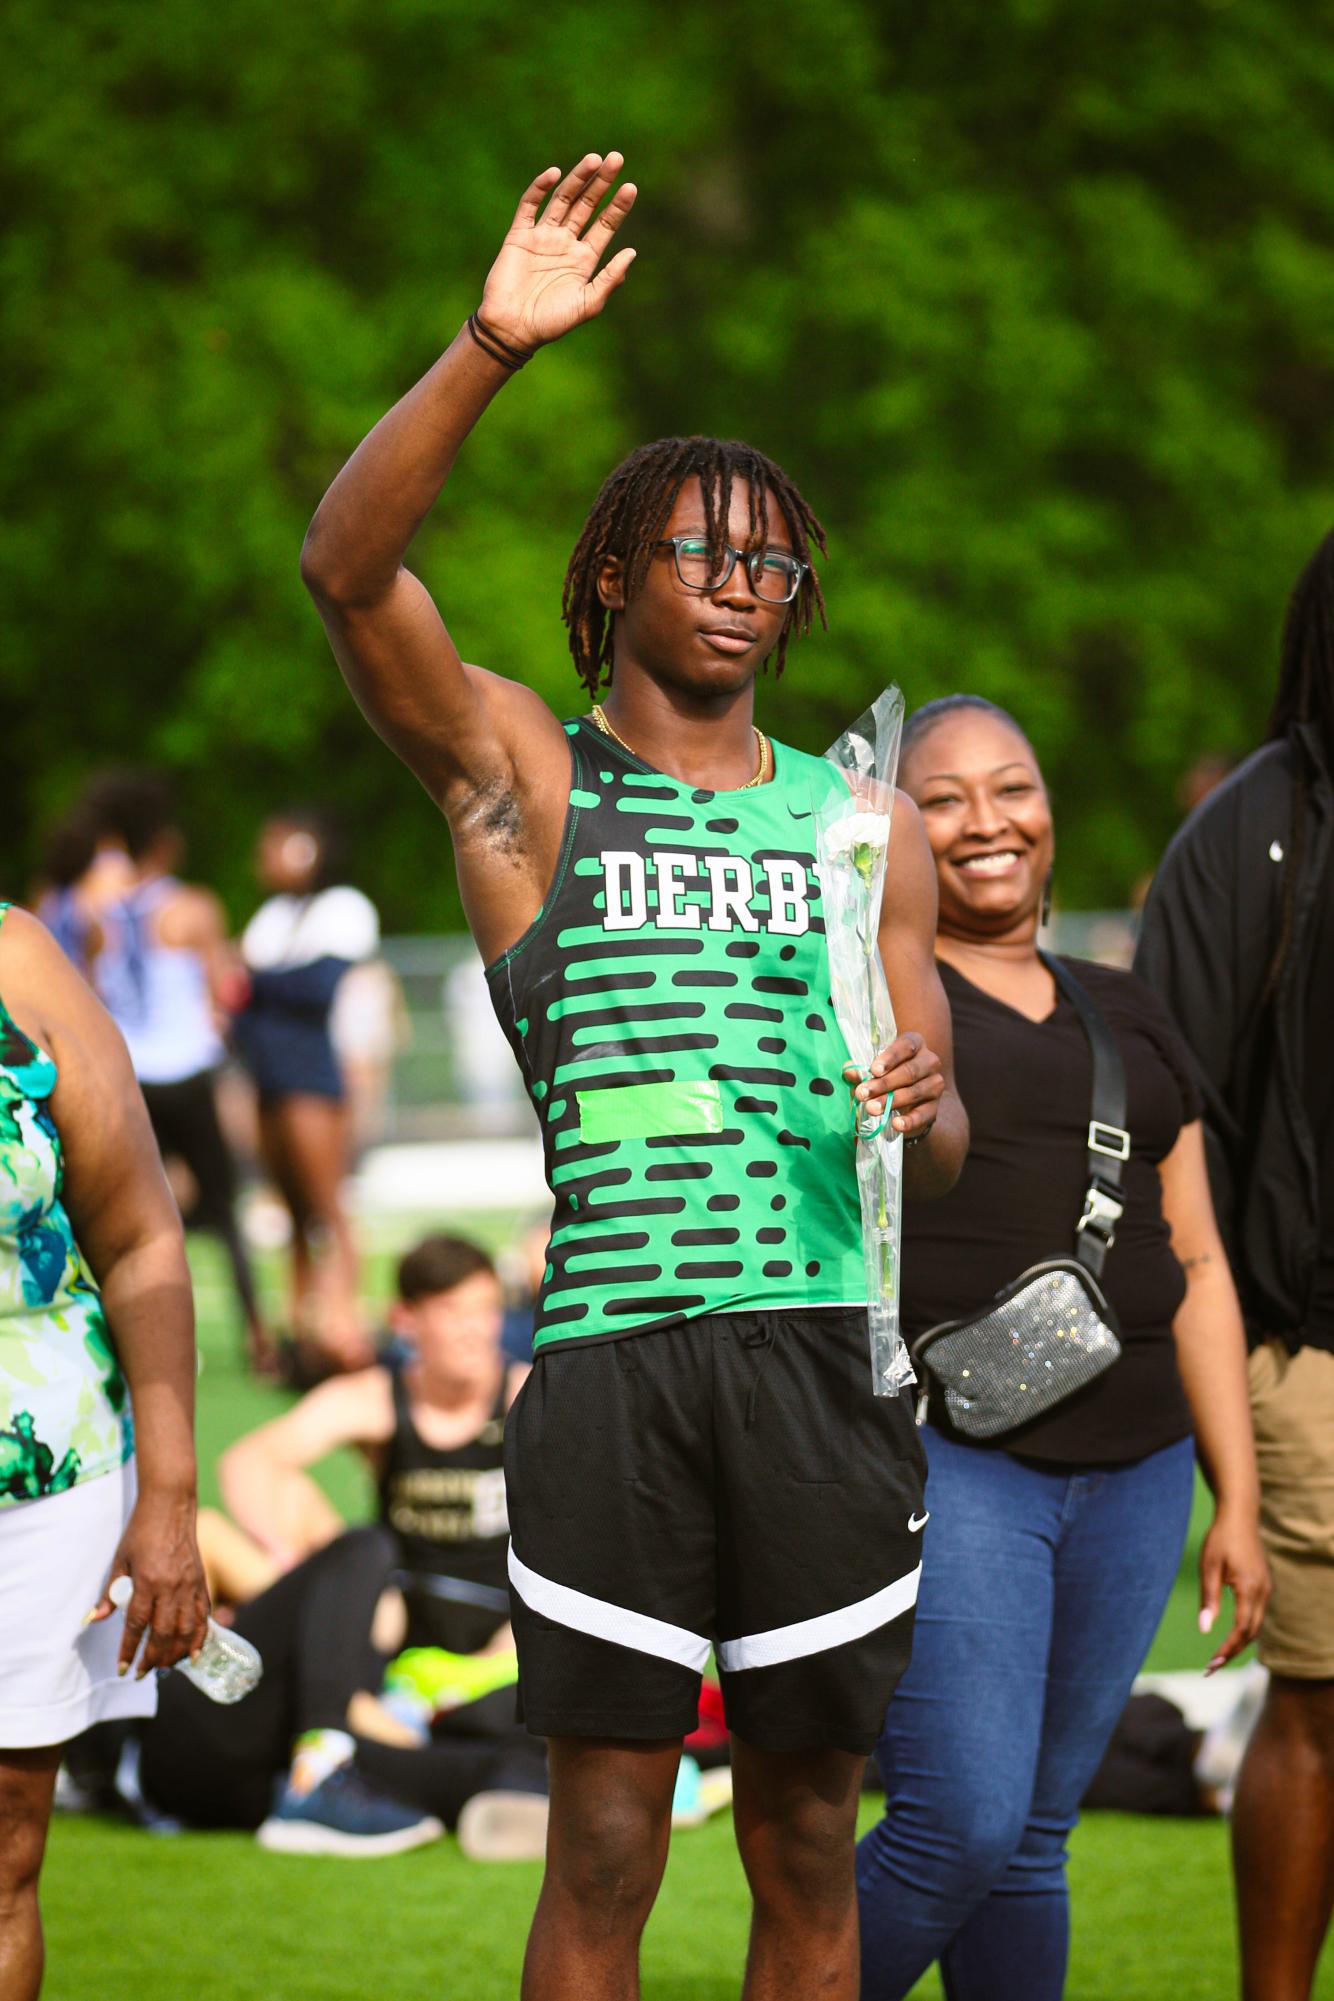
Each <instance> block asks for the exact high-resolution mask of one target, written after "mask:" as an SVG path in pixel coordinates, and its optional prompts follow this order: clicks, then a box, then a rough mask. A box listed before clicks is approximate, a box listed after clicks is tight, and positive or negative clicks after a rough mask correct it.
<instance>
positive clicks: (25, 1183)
mask: <svg viewBox="0 0 1334 2001" xmlns="http://www.w3.org/2000/svg"><path fill="white" fill-rule="evenodd" d="M194 1371H195V1349H194V1315H193V1307H192V1302H191V1297H190V1274H189V1271H188V1269H187V1266H186V1262H185V1244H184V1241H183V1238H182V1235H181V1225H180V1219H179V1217H178V1216H177V1213H176V1209H175V1205H174V1204H173V1202H172V1199H171V1194H170V1191H169V1190H168V1188H167V1184H166V1181H165V1180H164V1178H163V1174H162V1168H161V1165H160V1163H159V1161H158V1157H157V1150H156V1148H155V1147H154V1145H153V1135H152V1132H151V1130H150V1128H149V1123H148V1119H147V1118H146V1116H145V1114H144V1108H143V1102H142V1100H141V1098H140V1095H139V1091H138V1089H137V1088H136V1085H135V1081H134V1073H133V1071H132V1070H131V1068H130V1064H129V1060H128V1058H127V1057H126V1054H125V1047H124V1044H123V1043H122V1041H121V1038H120V1036H119V1035H118V1034H117V1033H116V1030H115V1027H114V1026H113V1024H112V1022H111V1021H110V1019H109V1018H108V1016H107V1014H106V1012H105V1010H104V1009H103V1008H102V1007H100V1006H99V1004H98V1002H97V1001H96V1000H95V999H94V997H93V995H92V994H91V993H90V992H89V990H88V988H87V986H86V985H85V983H84V982H83V980H82V979H80V978H79V976H78V974H77V973H76V972H75V971H74V969H73V968H72V967H71V965H70V964H69V961H68V960H67V959H66V957H65V955H64V953H63V952H62V951H61V950H60V948H59V946H58V945H57V944H56V943H55V941H54V939H52V938H51V936H50V934H49V933H48V932H47V931H46V930H45V929H44V927H43V926H42V925H41V924H39V923H38V922H37V920H36V919H35V918H33V917H30V916H29V915H28V913H27V912H26V911H23V910H14V909H11V908H10V907H9V906H8V905H7V904H2V903H0V1994H2V1995H3V1996H4V1997H5V2001H35V1997H36V1995H37V1991H38V1989H39V1987H40V1985H41V1977H42V1959H43V1952H42V1930H41V1920H40V1916H39V1913H38V1905H37V1881H38V1876H39V1874H40V1871H41V1866H42V1855H43V1850H44V1848H45V1844H46V1830H47V1825H48V1822H49V1820H50V1815H51V1800H52V1790H53V1787H54V1784H55V1776H56V1768H57V1766H58V1765H59V1763H60V1754H61V1747H62V1746H63V1745H64V1744H66V1743H67V1742H68V1741H69V1740H70V1739H71V1738H72V1737H75V1736H77V1735H78V1734H79V1733H80V1732H81V1731H83V1730H86V1729H87V1728H88V1727H89V1726H90V1725H91V1724H94V1723H98V1722H102V1721H104V1720H106V1719H108V1718H112V1717H124V1716H151V1715H152V1714H153V1711H154V1709H155V1707H156V1701H157V1691H156V1683H155V1681H154V1680H153V1679H152V1678H147V1679H145V1678H144V1677H145V1676H147V1675H148V1671H149V1670H150V1669H152V1668H157V1667H171V1666H173V1665H174V1664H175V1663H176V1662H177V1661H180V1660H183V1659H184V1658H185V1657H186V1655H187V1654H193V1653H194V1652H196V1651H197V1650H198V1648H200V1647H201V1646H202V1645H203V1643H204V1639H205V1635H206V1630H207V1620H208V1593H207V1590H206V1588H205V1584H204V1573H203V1568H202V1566H201V1564H200V1561H199V1552H198V1549H197V1548H196V1545H195V1451H194V1436H193V1415H194ZM119 1576H129V1577H130V1578H131V1579H132V1581H133V1585H134V1592H133V1596H132V1598H131V1600H130V1603H129V1606H128V1608H127V1611H126V1615H125V1620H124V1623H123V1626H122V1624H121V1622H120V1621H119V1620H117V1621H115V1622H114V1623H113V1624H107V1623H105V1622H106V1621H107V1620H108V1618H109V1615H110V1613H111V1610H112V1607H111V1601H110V1598H109V1596H108V1595H107V1593H108V1588H109V1586H110V1584H111V1582H112V1580H113V1579H114V1578H116V1577H119ZM89 1607H92V1611H91V1613H89ZM145 1635H147V1639H146V1643H145V1646H144V1651H143V1655H142V1657H141V1659H140V1662H139V1676H138V1678H131V1677H129V1676H127V1674H126V1670H127V1668H128V1667H129V1665H130V1663H131V1662H132V1661H133V1660H134V1657H135V1654H136V1652H137V1650H138V1648H139V1643H140V1641H141V1640H144V1639H145ZM118 1670H119V1671H118Z"/></svg>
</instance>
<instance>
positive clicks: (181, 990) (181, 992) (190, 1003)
mask: <svg viewBox="0 0 1334 2001" xmlns="http://www.w3.org/2000/svg"><path fill="white" fill-rule="evenodd" d="M179 888H180V884H179V883H178V882H176V881H175V880H174V879H173V878H172V877H171V876H159V877H158V878H157V879H156V880H155V881H153V882H148V883H144V884H143V885H142V886H141V887H140V888H138V889H134V890H131V892H130V894H129V895H128V896H127V897H125V898H124V899H123V900H122V901H121V902H120V903H118V904H115V905H114V906H113V907H112V909H111V910H110V911H109V912H108V913H107V916H106V918H105V919H104V931H105V939H106V942H105V944H104V946H103V948H102V951H101V953H100V954H99V956H98V960H97V966H96V978H97V988H98V992H99V993H100V994H101V996H102V999H103V1000H104V1001H105V1002H106V1005H107V1008H108V1010H109V1011H110V1013H111V1015H112V1017H113V1018H114V1020H115V1023H116V1026H117V1027H118V1028H119V1030H120V1032H121V1034H122V1035H123V1036H124V1037H125V1041H126V1045H127V1046H128V1048H129V1052H130V1060H131V1062H132V1063H133V1064H134V1073H135V1075H136V1077H137V1078H138V1079H139V1082H140V1083H141V1084H177V1083H179V1082H180V1081H181V1079H182V1078H184V1077H193V1076H196V1075H197V1074H198V1072H199V1071H201V1070H211V1069H212V1068H213V1067H214V1065H215V1064H217V1063H220V1062H221V1061H222V1058H223V1054H224V1051H223V1046H222V1041H221V1038H220V1037H219V1035H218V1031H217V1029H216V1028H215V1026H214V1023H213V1009H212V1006H211V1003H210V1000H209V991H208V978H207V975H206V973H205V971H204V962H203V960H202V958H201V957H200V955H199V953H198V952H192V951H189V950H188V949H185V948H183V947H181V946H176V945H170V946H169V945H160V944H158V942H157V940H156V939H155V938H154V936H153V918H154V916H155V915H156V913H157V911H158V910H159V909H160V908H161V907H162V905H163V904H164V903H165V902H166V901H167V899H168V898H169V897H170V896H172V895H174V894H175V893H176V891H177V890H178V889H179Z"/></svg>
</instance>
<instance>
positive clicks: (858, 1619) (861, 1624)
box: [718, 1563, 922, 1674]
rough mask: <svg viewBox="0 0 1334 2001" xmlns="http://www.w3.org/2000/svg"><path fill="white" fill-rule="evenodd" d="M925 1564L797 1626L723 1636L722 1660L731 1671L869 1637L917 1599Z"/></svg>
mask: <svg viewBox="0 0 1334 2001" xmlns="http://www.w3.org/2000/svg"><path fill="white" fill-rule="evenodd" d="M921 1581H922V1566H921V1564H920V1563H919V1564H918V1566H917V1568H916V1570H910V1571H909V1572H908V1575H907V1576H906V1577H900V1578H897V1579H896V1580H895V1582H894V1583H893V1584H887V1585H886V1586H885V1588H884V1590H883V1591H877V1592H875V1593H874V1594H873V1596H872V1597H870V1598H860V1599H858V1601H857V1603H856V1604H855V1605H844V1606H842V1607H841V1608H840V1609H839V1610H838V1611H837V1612H822V1613H821V1614H820V1616H819V1617H818V1618H816V1619H799V1620H798V1621H797V1623H796V1624H795V1625H794V1626H772V1627H770V1629H769V1631H768V1632H767V1633H747V1634H746V1636H745V1637H744V1639H740V1640H722V1641H720V1642H719V1646H718V1665H719V1667H721V1668H725V1669H726V1670H727V1672H728V1673H729V1674H736V1673H738V1672H739V1671H740V1670H741V1669H743V1668H760V1667H777V1666H778V1664H779V1662H780V1661H796V1660H801V1659H803V1658H804V1656H805V1655H807V1654H822V1653H825V1652H826V1651H827V1650H828V1649H829V1648H830V1647H841V1646H845V1645H846V1644H847V1642H848V1641H849V1640H861V1639H865V1637H866V1635H867V1634H868V1633H874V1632H875V1631H876V1629H877V1628H878V1627H880V1626H887V1625H888V1624H889V1622H890V1620H891V1619H897V1618H899V1617H900V1616H901V1615H902V1614H903V1613H904V1612H906V1611H907V1610H908V1609H909V1607H910V1606H913V1605H915V1604H916V1603H917V1588H918V1586H919V1584H920V1583H921Z"/></svg>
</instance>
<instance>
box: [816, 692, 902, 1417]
mask: <svg viewBox="0 0 1334 2001" xmlns="http://www.w3.org/2000/svg"><path fill="white" fill-rule="evenodd" d="M902 730H903V697H902V695H901V694H900V693H899V691H898V689H897V688H886V689H885V691H884V693H883V694H881V695H879V696H877V698H876V700H875V701H874V703H873V704H872V705H871V707H870V708H869V709H868V710H867V712H866V714H865V715H864V716H862V717H860V718H859V719H858V721H857V722H855V723H854V724H853V726H852V728H851V729H849V730H845V731H844V732H843V734H842V736H841V737H840V738H839V739H838V742H837V743H835V744H832V745H831V746H830V748H829V749H828V750H827V751H826V752H825V756H826V757H827V758H828V759H829V761H830V763H831V764H834V765H836V766H837V767H838V769H839V771H840V772H842V774H843V776H844V778H845V780H846V783H847V791H846V792H843V791H842V790H841V789H834V790H832V791H831V792H830V794H829V796H828V797H827V798H825V799H823V800H816V801H815V830H816V851H817V853H818V855H819V860H820V896H821V904H820V907H821V910H822V911H823V913H824V925H825V940H826V944H827V946H828V950H829V984H830V994H831V996H832V999H833V1003H834V1013H835V1014H836V1016H837V1017H838V1025H839V1027H840V1029H841V1030H842V1032H843V1039H844V1041H845V1042H846V1043H847V1046H848V1056H849V1059H850V1061H851V1062H852V1063H853V1065H855V1067H856V1069H857V1070H858V1071H859V1072H860V1073H861V1075H862V1076H865V1075H866V1073H867V1071H868V1070H869V1068H870V1065H871V1061H872V1058H873V1057H875V1056H876V1055H878V1054H879V1052H880V1051H881V1050H882V1049H884V1048H885V1047H886V1045H887V1044H888V1043H890V1042H892V1041H893V1040H894V1036H895V1034H896V1029H895V1025H894V1010H893V1008H892V1006H891V1004H890V998H889V987H888V985H887V983H886V980H885V969H884V967H883V966H882V965H881V963H880V953H879V951H878V949H877V938H878V935H879V929H880V901H881V897H882V895H883V892H884V886H885V861H886V856H887V855H888V852H889V834H890V824H891V817H892V814H893V809H894V783H895V778H896V776H897V773H898V763H899V739H900V736H901V734H902ZM854 1105H857V1101H856V1100H854ZM853 1133H854V1134H855V1137H854V1139H853V1144H854V1145H855V1147H856V1152H857V1187H858V1191H859V1193H860V1196H861V1210H862V1243H863V1246H864V1249H865V1253H866V1299H867V1315H868V1320H869V1324H870V1337H871V1382H872V1387H873V1389H874V1391H875V1394H876V1395H877V1396H882V1397H894V1396H897V1395H898V1394H899V1392H900V1390H902V1389H903V1388H904V1387H905V1385H907V1384H909V1383H913V1382H915V1381H916V1377H915V1376H914V1374H913V1368H912V1363H911V1361H910V1359H909V1356H908V1349H907V1346H906V1344H905V1342H904V1340H903V1336H902V1334H901V1333H900V1331H899V1230H900V1216H901V1211H902V1196H903V1140H902V1138H901V1137H900V1136H899V1135H898V1134H896V1133H895V1131H894V1129H893V1127H892V1125H891V1124H890V1110H889V1107H888V1106H886V1108H885V1113H884V1116H883V1117H882V1118H879V1119H872V1118H869V1117H868V1116H867V1115H866V1113H865V1112H864V1111H862V1110H860V1109H857V1110H856V1112H855V1114H854V1124H853Z"/></svg>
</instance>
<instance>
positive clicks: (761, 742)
mask: <svg viewBox="0 0 1334 2001" xmlns="http://www.w3.org/2000/svg"><path fill="white" fill-rule="evenodd" d="M593 721H594V722H595V723H596V724H597V726H598V728H599V729H600V730H601V732H602V734H603V736H609V737H610V738H611V739H612V741H613V743H618V744H619V745H620V746H621V749H622V750H628V751H629V752H630V755H631V757H639V752H638V751H637V750H633V749H631V746H630V745H629V744H628V743H627V742H626V740H625V738H624V737H623V736H622V735H621V733H620V731H619V730H616V729H613V728H612V726H611V724H610V723H609V722H608V721H607V715H606V711H605V710H604V708H603V706H602V704H601V702H594V704H593ZM751 728H752V729H753V730H754V732H755V748H756V750H757V752H758V753H759V755H758V760H757V762H756V765H755V776H754V777H753V778H748V779H747V780H746V782H745V784H744V785H738V786H737V787H736V788H735V790H736V791H738V792H749V791H750V789H751V787H752V786H753V785H761V784H763V782H764V776H765V773H766V771H767V770H768V767H769V757H770V751H769V739H768V737H767V736H766V735H765V734H764V731H763V730H762V729H761V728H760V726H759V724H758V723H752V724H751ZM639 762H640V763H641V764H642V763H643V762H644V759H643V758H642V757H639Z"/></svg>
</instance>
